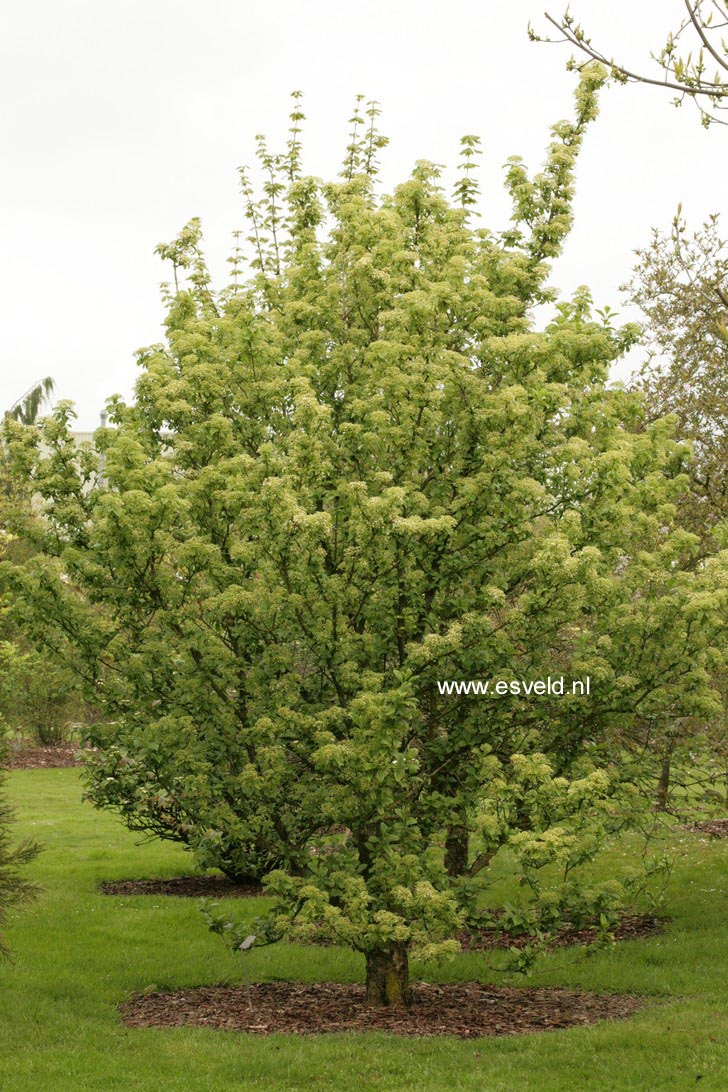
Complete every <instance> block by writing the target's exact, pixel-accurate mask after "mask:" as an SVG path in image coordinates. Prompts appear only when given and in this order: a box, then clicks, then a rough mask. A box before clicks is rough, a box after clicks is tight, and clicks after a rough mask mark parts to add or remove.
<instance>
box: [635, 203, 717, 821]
mask: <svg viewBox="0 0 728 1092" xmlns="http://www.w3.org/2000/svg"><path fill="white" fill-rule="evenodd" d="M638 259H639V260H638V263H637V265H636V267H635V270H634V274H633V277H632V280H631V282H630V284H629V285H628V286H627V291H628V298H629V300H630V302H632V303H634V304H636V305H637V306H638V307H639V308H640V309H641V311H642V314H643V316H644V320H645V321H644V333H645V337H646V343H647V347H648V350H649V355H648V359H647V361H646V363H645V364H644V366H643V367H642V369H641V371H640V373H639V375H638V376H637V377H636V381H635V386H636V387H637V388H638V389H639V390H640V391H641V392H642V393H643V395H644V397H645V411H646V414H647V417H648V419H650V420H657V419H659V418H661V417H664V416H666V415H667V414H674V415H675V418H676V422H677V424H676V435H677V436H678V437H680V438H681V439H684V440H686V441H689V443H690V444H691V447H692V458H691V460H690V463H689V464H688V467H687V471H688V476H689V482H690V488H689V489H688V490H687V491H686V492H685V494H684V495H683V496H682V497H681V499H680V504H679V509H678V514H679V519H680V522H681V523H682V525H683V526H684V527H686V528H687V529H688V530H689V531H691V532H692V533H693V534H695V535H697V536H698V538H699V540H700V549H699V552H698V554H697V555H696V558H695V564H696V565H700V564H701V563H702V560H703V559H704V558H705V557H706V556H710V555H711V554H712V553H715V552H716V550H718V549H719V548H720V546H721V544H722V543H723V542H724V540H725V534H726V521H727V520H728V331H727V329H726V323H727V322H728V244H727V243H726V241H725V239H723V238H722V237H721V234H720V230H719V222H718V217H717V216H711V217H710V218H709V219H708V220H707V221H706V223H705V224H703V226H702V228H700V229H699V230H698V231H696V232H694V233H693V234H692V235H691V236H686V234H685V224H684V222H683V221H682V219H681V216H680V213H679V212H678V216H677V217H676V219H675V221H674V223H673V227H672V231H671V232H670V233H669V234H665V233H663V232H659V231H654V232H653V237H652V242H651V244H650V246H648V247H646V248H644V249H643V250H641V251H638ZM716 685H717V688H718V689H719V690H720V691H721V692H722V694H723V711H722V713H719V714H717V715H716V717H715V718H713V719H712V720H711V721H710V722H708V723H707V724H705V725H703V726H702V730H703V731H705V732H706V734H707V737H708V742H709V744H710V746H711V748H712V749H713V751H714V753H716V752H717V754H718V755H719V756H722V761H723V763H725V758H726V703H725V698H726V694H727V693H728V682H727V681H726V678H725V675H724V674H721V675H719V676H718V679H717V681H716ZM699 734H700V731H699V728H698V726H696V725H695V724H690V723H688V724H687V725H686V724H684V723H683V722H681V721H679V720H678V721H676V722H670V721H667V722H666V723H664V724H663V725H662V726H661V729H660V731H658V732H655V731H654V729H653V730H652V745H653V747H654V748H655V749H656V751H657V752H658V754H659V756H660V772H659V781H658V803H659V805H660V807H662V808H663V809H664V808H667V807H668V802H669V793H670V788H671V784H672V780H673V768H674V766H675V763H676V761H679V760H680V758H681V757H682V758H683V759H685V757H686V752H687V755H688V761H687V762H683V767H684V769H686V770H687V772H686V774H685V776H687V778H688V780H690V781H694V780H695V779H697V781H699V782H701V783H702V782H705V783H706V784H707V785H708V786H709V788H710V791H712V785H713V784H714V779H713V778H712V777H710V776H709V775H708V773H707V772H706V771H705V770H704V769H702V768H701V767H698V769H697V770H696V768H695V764H694V762H693V760H692V756H693V755H694V753H695V750H696V745H697V737H698V736H699ZM694 788H695V786H693V789H694Z"/></svg>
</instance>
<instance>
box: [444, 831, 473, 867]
mask: <svg viewBox="0 0 728 1092" xmlns="http://www.w3.org/2000/svg"><path fill="white" fill-rule="evenodd" d="M468 850H469V838H468V828H467V827H466V826H465V825H464V824H460V823H458V824H455V825H453V826H450V827H448V828H447V835H446V837H445V871H446V872H447V874H448V876H462V875H464V873H465V872H467V870H468Z"/></svg>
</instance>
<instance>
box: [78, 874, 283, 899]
mask: <svg viewBox="0 0 728 1092" xmlns="http://www.w3.org/2000/svg"><path fill="white" fill-rule="evenodd" d="M99 890H100V891H101V892H103V894H104V895H180V896H183V897H184V898H192V899H195V898H197V899H208V898H209V899H230V898H236V899H246V898H252V897H254V896H256V895H261V894H262V888H261V885H260V883H259V881H258V880H247V881H246V882H244V883H233V881H232V880H229V879H228V878H227V876H176V877H174V879H170V880H114V881H113V882H109V883H102V884H99Z"/></svg>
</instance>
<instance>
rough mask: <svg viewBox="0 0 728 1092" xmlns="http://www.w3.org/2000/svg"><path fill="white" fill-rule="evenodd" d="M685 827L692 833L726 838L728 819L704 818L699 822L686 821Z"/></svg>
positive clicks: (727, 834)
mask: <svg viewBox="0 0 728 1092" xmlns="http://www.w3.org/2000/svg"><path fill="white" fill-rule="evenodd" d="M687 829H688V830H691V831H692V832H693V833H694V834H710V835H711V836H712V837H713V838H728V819H704V820H702V821H701V822H699V823H688V826H687Z"/></svg>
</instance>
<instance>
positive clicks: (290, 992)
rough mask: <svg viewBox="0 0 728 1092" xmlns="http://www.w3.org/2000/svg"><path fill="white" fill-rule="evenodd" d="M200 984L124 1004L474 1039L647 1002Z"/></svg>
mask: <svg viewBox="0 0 728 1092" xmlns="http://www.w3.org/2000/svg"><path fill="white" fill-rule="evenodd" d="M250 997H251V1000H252V1005H253V1007H252V1009H251V1008H250V1007H249V1005H248V993H247V990H246V987H245V986H201V987H196V988H192V989H185V990H175V991H174V992H172V993H148V994H136V995H134V996H133V997H131V998H130V999H129V1000H128V1001H127V1002H126V1003H125V1004H124V1005H122V1006H121V1012H122V1016H123V1020H124V1023H125V1024H126V1025H127V1026H128V1027H135V1028H148V1027H180V1026H187V1027H208V1028H223V1029H225V1030H227V1031H245V1032H250V1033H251V1034H253V1035H272V1034H274V1033H277V1032H279V1033H283V1034H293V1035H318V1034H323V1033H328V1032H344V1031H350V1032H351V1031H354V1032H367V1031H387V1032H392V1033H393V1034H395V1035H416V1036H423V1035H453V1036H456V1037H457V1038H460V1039H473V1038H477V1037H480V1036H490V1035H523V1034H527V1033H529V1032H536V1031H555V1030H557V1029H559V1028H570V1027H583V1026H584V1025H586V1024H592V1023H594V1022H595V1021H596V1020H617V1019H622V1018H624V1017H627V1016H631V1015H632V1014H633V1013H635V1012H637V1011H638V1010H639V1009H640V1008H642V1006H643V1005H644V1003H645V999H644V998H641V997H636V996H633V995H628V994H622V995H600V994H593V993H584V992H582V991H580V990H566V989H518V988H505V987H496V986H489V985H484V984H482V983H480V982H466V983H458V984H451V985H450V984H449V985H440V986H436V985H430V984H426V983H424V982H423V983H418V984H417V985H414V986H413V987H412V1005H411V1006H410V1007H409V1008H406V1009H397V1008H382V1009H379V1008H372V1007H371V1006H369V1005H367V1004H366V1002H365V993H364V987H363V986H359V985H350V984H345V983H338V982H323V983H317V984H315V985H309V984H303V983H297V982H262V983H257V984H254V985H253V986H251V990H250Z"/></svg>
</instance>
